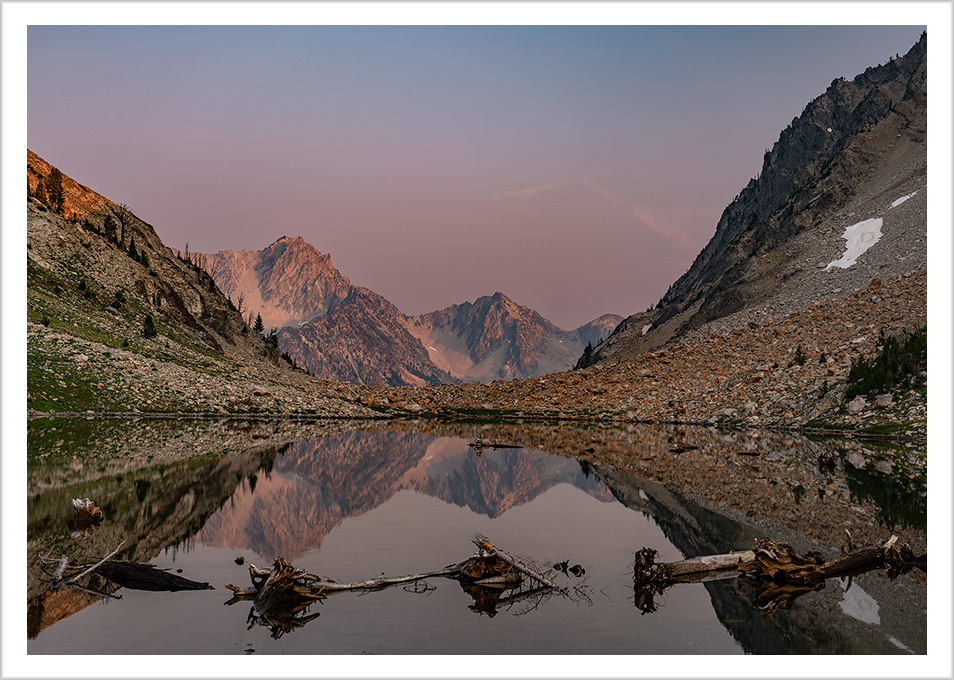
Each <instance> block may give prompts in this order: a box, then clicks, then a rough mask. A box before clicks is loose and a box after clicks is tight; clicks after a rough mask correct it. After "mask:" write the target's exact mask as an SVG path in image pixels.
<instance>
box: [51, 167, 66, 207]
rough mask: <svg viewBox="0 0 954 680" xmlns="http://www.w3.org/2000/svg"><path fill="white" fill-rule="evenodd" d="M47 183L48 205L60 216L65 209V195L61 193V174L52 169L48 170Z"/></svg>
mask: <svg viewBox="0 0 954 680" xmlns="http://www.w3.org/2000/svg"><path fill="white" fill-rule="evenodd" d="M47 182H48V184H49V187H48V191H49V198H50V205H52V206H53V208H54V209H55V210H56V212H58V213H60V214H61V215H62V214H63V212H64V210H65V209H66V195H65V194H64V193H63V173H62V172H60V171H59V170H57V169H56V168H53V169H52V170H50V176H49V177H48V178H47Z"/></svg>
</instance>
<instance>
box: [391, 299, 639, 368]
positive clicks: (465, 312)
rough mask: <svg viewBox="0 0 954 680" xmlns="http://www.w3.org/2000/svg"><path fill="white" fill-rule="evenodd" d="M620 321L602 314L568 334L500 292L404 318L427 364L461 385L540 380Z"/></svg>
mask: <svg viewBox="0 0 954 680" xmlns="http://www.w3.org/2000/svg"><path fill="white" fill-rule="evenodd" d="M620 320H622V317H620V316H617V315H615V314H605V315H603V316H601V317H600V318H598V319H596V320H594V321H591V322H590V323H588V324H585V325H583V326H580V327H579V328H577V329H575V330H572V331H565V330H563V329H562V328H558V327H557V326H554V325H553V324H552V323H550V322H549V321H547V320H546V319H544V318H543V317H542V316H540V314H538V313H537V312H535V311H534V310H532V309H530V308H529V307H523V306H521V305H518V304H516V303H515V302H514V301H513V300H511V299H510V298H508V297H507V296H506V295H504V294H503V293H499V292H498V293H495V294H494V295H492V296H484V297H481V298H478V299H477V300H476V301H474V302H473V303H471V302H465V303H463V304H460V305H453V306H451V307H448V308H446V309H442V310H439V311H436V312H431V313H429V314H422V315H421V316H416V317H411V318H409V319H408V330H409V331H410V332H411V334H413V335H414V336H415V337H417V338H420V340H421V342H422V343H423V344H424V346H425V347H426V348H427V350H428V353H429V355H430V357H431V360H432V361H433V362H434V363H435V364H436V365H437V366H439V367H440V368H442V369H444V370H446V371H447V372H448V373H450V374H451V375H453V376H454V377H456V378H460V379H461V380H463V381H465V382H486V381H490V380H498V379H502V380H507V379H511V378H526V377H530V376H539V375H545V374H547V373H554V372H558V371H563V370H566V369H567V368H570V367H571V366H573V364H574V363H575V362H576V359H577V357H579V355H580V353H581V352H582V351H583V348H584V347H585V346H586V345H587V343H591V344H594V345H595V344H597V343H598V342H599V340H600V339H602V338H605V337H607V336H608V335H609V334H610V333H611V332H612V330H613V328H615V327H616V324H618V323H619V322H620Z"/></svg>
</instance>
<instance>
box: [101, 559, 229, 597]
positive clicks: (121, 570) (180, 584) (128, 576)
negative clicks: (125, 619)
mask: <svg viewBox="0 0 954 680" xmlns="http://www.w3.org/2000/svg"><path fill="white" fill-rule="evenodd" d="M93 571H94V572H95V573H97V574H99V575H100V576H102V577H104V578H107V579H109V580H110V581H112V582H113V583H115V584H117V585H120V586H122V587H123V588H129V589H131V590H151V591H154V592H158V591H169V592H177V591H180V590H215V588H214V587H213V586H210V585H209V584H208V583H205V582H204V581H203V582H199V581H192V580H190V579H187V578H183V577H181V576H179V575H177V574H171V573H169V572H168V571H166V570H164V569H159V568H157V567H154V566H153V565H151V564H140V563H139V562H120V561H115V560H110V561H108V562H103V563H102V564H100V565H98V566H97V567H96V568H95V569H93Z"/></svg>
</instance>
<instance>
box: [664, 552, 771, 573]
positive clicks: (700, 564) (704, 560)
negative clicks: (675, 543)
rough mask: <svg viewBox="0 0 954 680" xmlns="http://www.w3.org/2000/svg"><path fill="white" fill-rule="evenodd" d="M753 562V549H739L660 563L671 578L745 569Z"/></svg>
mask: <svg viewBox="0 0 954 680" xmlns="http://www.w3.org/2000/svg"><path fill="white" fill-rule="evenodd" d="M754 564H755V551H753V550H741V551H739V552H731V553H726V554H724V555H704V556H702V557H693V558H692V559H688V560H682V561H680V562H670V563H667V564H661V565H659V566H660V567H663V568H665V570H666V575H667V576H668V577H669V578H671V579H681V578H683V577H689V576H695V575H697V574H711V573H713V572H718V571H727V570H731V571H735V572H738V571H739V570H741V569H747V568H749V567H751V566H752V565H754Z"/></svg>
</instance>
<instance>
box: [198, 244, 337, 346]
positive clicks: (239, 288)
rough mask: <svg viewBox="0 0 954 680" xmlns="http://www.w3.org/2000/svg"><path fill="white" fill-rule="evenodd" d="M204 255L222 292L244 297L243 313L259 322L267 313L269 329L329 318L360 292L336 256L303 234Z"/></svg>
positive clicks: (266, 325) (266, 320) (265, 322)
mask: <svg viewBox="0 0 954 680" xmlns="http://www.w3.org/2000/svg"><path fill="white" fill-rule="evenodd" d="M201 257H202V258H203V261H204V263H205V265H206V269H207V270H208V271H209V272H210V273H211V274H212V275H213V277H214V278H215V282H216V284H217V285H218V286H219V288H221V289H222V292H223V293H225V294H226V295H227V296H229V297H230V298H231V299H232V300H236V301H237V300H238V299H239V298H240V297H241V298H242V309H243V311H244V312H245V313H246V314H249V313H250V314H252V316H253V319H254V316H255V315H257V314H261V315H262V322H263V323H264V324H265V328H278V327H281V326H289V325H291V326H294V325H297V324H299V323H302V322H304V321H308V320H309V319H311V318H313V317H315V316H318V315H320V314H326V313H327V312H328V310H329V309H330V308H331V307H333V306H334V305H336V304H338V303H339V302H341V301H342V300H344V299H345V298H347V297H348V295H349V294H350V293H351V292H352V290H353V289H354V286H352V285H351V281H349V280H348V278H347V277H346V276H343V275H342V274H341V272H339V271H338V270H337V269H335V266H334V264H333V263H332V262H331V255H329V254H328V253H320V252H318V251H317V250H315V249H314V248H313V247H311V246H310V245H309V244H307V243H305V240H304V239H303V238H302V237H301V236H298V237H295V238H290V237H288V236H282V237H281V238H280V239H278V240H277V241H275V242H274V243H272V244H271V245H269V246H268V247H266V248H263V249H262V250H239V251H235V250H221V251H219V252H217V253H214V254H209V255H202V256H201Z"/></svg>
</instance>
